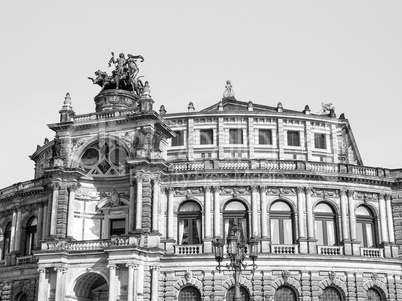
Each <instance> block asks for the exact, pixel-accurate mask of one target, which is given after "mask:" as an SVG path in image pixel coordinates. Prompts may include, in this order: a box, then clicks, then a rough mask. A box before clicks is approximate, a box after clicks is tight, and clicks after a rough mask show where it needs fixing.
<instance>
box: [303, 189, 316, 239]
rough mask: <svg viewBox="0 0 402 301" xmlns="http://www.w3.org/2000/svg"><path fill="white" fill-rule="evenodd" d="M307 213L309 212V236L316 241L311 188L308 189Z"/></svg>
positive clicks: (306, 191) (306, 190) (306, 192)
mask: <svg viewBox="0 0 402 301" xmlns="http://www.w3.org/2000/svg"><path fill="white" fill-rule="evenodd" d="M305 194H306V211H307V236H308V238H309V239H314V238H315V235H314V222H313V204H312V201H311V187H306V189H305Z"/></svg>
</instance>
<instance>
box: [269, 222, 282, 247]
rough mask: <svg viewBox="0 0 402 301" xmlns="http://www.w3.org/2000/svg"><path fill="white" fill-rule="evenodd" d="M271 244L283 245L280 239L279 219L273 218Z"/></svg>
mask: <svg viewBox="0 0 402 301" xmlns="http://www.w3.org/2000/svg"><path fill="white" fill-rule="evenodd" d="M271 243H272V244H274V245H279V244H280V243H281V241H280V237H279V219H273V218H271Z"/></svg>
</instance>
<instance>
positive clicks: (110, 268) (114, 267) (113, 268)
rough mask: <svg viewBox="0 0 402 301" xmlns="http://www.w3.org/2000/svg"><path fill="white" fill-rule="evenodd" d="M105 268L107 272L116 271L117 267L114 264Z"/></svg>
mask: <svg viewBox="0 0 402 301" xmlns="http://www.w3.org/2000/svg"><path fill="white" fill-rule="evenodd" d="M106 267H107V268H108V269H109V270H117V265H115V264H108V265H107V266H106Z"/></svg>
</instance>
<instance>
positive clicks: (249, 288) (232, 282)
mask: <svg viewBox="0 0 402 301" xmlns="http://www.w3.org/2000/svg"><path fill="white" fill-rule="evenodd" d="M239 283H240V285H241V286H243V287H244V288H245V289H246V290H247V291H248V294H249V295H250V296H251V292H252V291H253V285H252V283H251V281H250V280H247V279H246V278H243V277H240V279H239ZM234 285H235V280H234V278H229V279H227V280H226V281H225V282H224V283H223V285H222V287H223V288H224V289H225V293H224V296H226V294H227V293H228V290H229V289H230V288H231V287H232V286H234Z"/></svg>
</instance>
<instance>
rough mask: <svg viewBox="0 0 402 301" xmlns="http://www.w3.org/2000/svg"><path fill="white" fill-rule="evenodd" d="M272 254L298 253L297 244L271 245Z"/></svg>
mask: <svg viewBox="0 0 402 301" xmlns="http://www.w3.org/2000/svg"><path fill="white" fill-rule="evenodd" d="M271 253H273V254H285V255H286V254H289V255H292V254H299V249H298V245H271Z"/></svg>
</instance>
